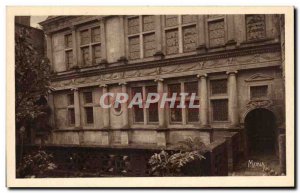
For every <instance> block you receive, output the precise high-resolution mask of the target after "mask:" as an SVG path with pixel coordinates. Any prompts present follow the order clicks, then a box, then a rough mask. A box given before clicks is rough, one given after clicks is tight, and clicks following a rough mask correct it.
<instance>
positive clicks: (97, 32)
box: [92, 27, 101, 42]
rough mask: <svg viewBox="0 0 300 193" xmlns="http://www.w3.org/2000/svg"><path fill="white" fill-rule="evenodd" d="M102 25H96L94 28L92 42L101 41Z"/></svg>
mask: <svg viewBox="0 0 300 193" xmlns="http://www.w3.org/2000/svg"><path fill="white" fill-rule="evenodd" d="M100 41H101V38H100V27H96V28H93V29H92V42H100Z"/></svg>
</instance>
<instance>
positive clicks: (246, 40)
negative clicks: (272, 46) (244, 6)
mask: <svg viewBox="0 0 300 193" xmlns="http://www.w3.org/2000/svg"><path fill="white" fill-rule="evenodd" d="M251 15H263V16H264V19H265V30H264V35H265V37H264V38H260V39H255V40H248V34H247V19H246V17H247V16H251ZM243 19H244V25H245V42H248V43H251V42H257V41H264V40H266V39H267V14H245V15H244V17H243Z"/></svg>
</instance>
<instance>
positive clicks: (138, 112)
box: [131, 87, 144, 123]
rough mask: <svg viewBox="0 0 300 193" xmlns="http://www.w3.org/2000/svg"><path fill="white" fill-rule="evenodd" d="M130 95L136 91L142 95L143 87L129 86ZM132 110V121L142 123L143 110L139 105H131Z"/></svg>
mask: <svg viewBox="0 0 300 193" xmlns="http://www.w3.org/2000/svg"><path fill="white" fill-rule="evenodd" d="M131 93H132V97H134V96H135V95H136V94H137V93H139V94H140V95H141V96H143V87H133V88H131ZM133 112H134V122H136V123H143V122H144V110H143V108H140V107H139V105H133Z"/></svg>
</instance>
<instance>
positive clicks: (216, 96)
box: [208, 75, 230, 124]
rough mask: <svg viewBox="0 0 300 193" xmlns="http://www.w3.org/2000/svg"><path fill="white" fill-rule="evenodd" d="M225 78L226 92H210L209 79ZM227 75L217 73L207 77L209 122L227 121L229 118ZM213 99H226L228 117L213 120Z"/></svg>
mask: <svg viewBox="0 0 300 193" xmlns="http://www.w3.org/2000/svg"><path fill="white" fill-rule="evenodd" d="M224 79H226V80H227V92H226V93H222V94H212V92H211V81H214V80H224ZM228 86H229V85H228V77H227V76H226V75H217V76H212V77H209V79H208V91H209V92H208V109H209V110H208V112H209V122H211V123H216V124H218V123H229V122H230V120H229V92H228V91H229V90H228V89H229V87H228ZM214 100H227V102H228V109H227V112H228V113H227V114H228V117H227V120H224V121H216V120H214V117H213V105H212V101H214Z"/></svg>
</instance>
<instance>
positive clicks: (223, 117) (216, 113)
mask: <svg viewBox="0 0 300 193" xmlns="http://www.w3.org/2000/svg"><path fill="white" fill-rule="evenodd" d="M211 103H212V112H213V120H214V121H227V120H228V100H227V99H225V100H224V99H222V100H213V101H212V102H211Z"/></svg>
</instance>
